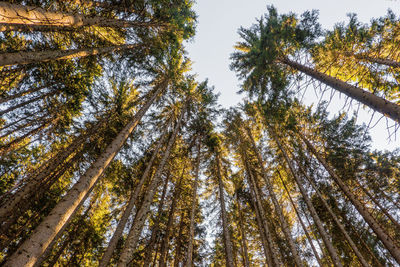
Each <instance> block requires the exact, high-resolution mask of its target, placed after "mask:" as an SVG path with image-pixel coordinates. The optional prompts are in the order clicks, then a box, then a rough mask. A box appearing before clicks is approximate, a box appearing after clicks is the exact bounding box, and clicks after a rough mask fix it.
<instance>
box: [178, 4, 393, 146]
mask: <svg viewBox="0 0 400 267" xmlns="http://www.w3.org/2000/svg"><path fill="white" fill-rule="evenodd" d="M267 5H274V6H275V7H276V8H277V9H278V12H279V13H288V12H294V13H297V14H301V13H302V12H304V11H306V10H311V9H317V10H319V14H320V19H319V22H320V23H321V24H322V27H323V28H324V29H332V27H333V26H334V24H335V23H338V22H341V21H346V19H347V16H346V15H347V14H348V13H356V14H357V15H358V18H359V20H360V21H362V22H368V21H370V19H371V18H374V17H380V16H383V15H385V14H386V13H387V10H388V9H389V8H390V9H392V10H393V11H394V12H395V13H396V14H398V15H399V16H400V0H364V1H362V0H346V1H345V0H336V1H321V0H320V1H317V0H301V1H299V0H298V1H294V0H273V1H271V0H270V1H262V0H247V1H246V0H197V3H196V5H195V7H194V9H195V11H196V13H197V15H198V26H197V33H196V36H195V37H194V39H193V40H192V41H190V42H189V43H188V44H186V48H187V51H188V55H189V57H190V59H191V60H192V61H193V72H195V73H197V75H198V80H199V81H203V80H205V79H206V78H208V80H209V85H213V86H215V91H216V92H218V93H220V97H219V102H220V104H221V105H222V106H223V107H225V108H227V107H230V106H234V105H236V104H237V103H239V102H240V100H241V99H242V98H243V96H241V95H238V94H237V92H238V91H239V85H240V81H239V80H238V79H237V77H236V75H235V73H234V72H232V71H230V70H229V64H230V59H229V56H230V54H231V53H232V52H233V51H234V48H233V46H234V45H235V43H236V42H238V41H239V40H240V39H239V35H238V34H237V30H238V29H239V27H241V26H243V27H245V28H248V27H250V26H251V25H252V24H253V23H255V22H256V19H257V18H260V17H261V16H262V15H263V14H264V13H265V12H266V7H267ZM317 100H318V98H317V97H316V96H315V93H314V90H313V89H311V90H307V94H306V95H305V98H304V103H305V104H311V103H313V102H315V101H317ZM344 104H345V100H344V97H343V96H342V97H341V98H339V96H338V94H336V97H334V98H333V101H332V103H331V104H330V105H329V110H330V111H331V112H332V114H334V113H336V112H337V111H338V110H340V109H343V106H344ZM346 110H347V108H346ZM350 112H352V111H350ZM371 114H372V112H369V113H368V112H367V111H363V110H362V108H361V111H360V112H359V118H358V122H360V123H362V122H364V123H367V124H368V122H369V119H370V118H371ZM378 119H379V116H378V114H376V115H375V116H374V121H373V123H372V124H371V125H374V124H375V122H377V121H378ZM389 123H390V122H389ZM389 125H390V124H389ZM371 135H372V140H373V147H374V148H377V149H382V150H383V149H388V150H393V149H394V148H397V147H400V136H398V137H397V140H395V139H394V138H391V140H388V137H389V134H388V131H387V127H386V119H381V120H380V121H379V122H378V124H377V125H376V126H375V127H374V128H373V129H372V130H371ZM398 135H399V134H398Z"/></svg>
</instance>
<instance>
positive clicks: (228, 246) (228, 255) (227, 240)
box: [215, 152, 235, 267]
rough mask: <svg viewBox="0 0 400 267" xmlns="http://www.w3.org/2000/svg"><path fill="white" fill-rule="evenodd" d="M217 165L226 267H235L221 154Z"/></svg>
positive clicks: (218, 156) (217, 157)
mask: <svg viewBox="0 0 400 267" xmlns="http://www.w3.org/2000/svg"><path fill="white" fill-rule="evenodd" d="M215 160H216V165H217V179H218V189H219V204H220V208H221V219H222V228H223V229H222V230H223V236H224V246H225V259H226V266H228V267H234V266H235V265H234V263H233V247H232V241H231V236H230V233H229V228H228V217H227V214H226V207H225V197H224V185H223V183H222V172H221V158H220V155H219V152H217V153H216V155H215Z"/></svg>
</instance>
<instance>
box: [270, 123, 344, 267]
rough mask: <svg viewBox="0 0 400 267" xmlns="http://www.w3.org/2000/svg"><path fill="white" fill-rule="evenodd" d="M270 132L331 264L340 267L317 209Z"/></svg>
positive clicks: (277, 141) (284, 151) (273, 134)
mask: <svg viewBox="0 0 400 267" xmlns="http://www.w3.org/2000/svg"><path fill="white" fill-rule="evenodd" d="M270 133H271V136H272V138H273V139H274V140H275V143H276V144H277V146H278V148H279V150H280V151H281V152H282V154H283V157H284V159H285V161H286V163H287V165H288V166H289V169H290V172H291V173H292V176H293V178H294V180H295V181H296V183H297V186H298V188H299V189H300V193H301V195H302V196H303V198H304V201H305V203H306V205H307V208H308V210H309V211H310V213H311V216H312V217H313V219H314V222H315V225H316V226H317V228H318V231H319V233H320V234H321V237H322V240H323V241H324V243H325V246H326V248H327V249H328V252H329V254H330V256H331V258H332V261H333V264H334V265H335V266H336V267H342V266H343V265H342V263H341V261H340V259H339V256H338V254H337V251H336V249H335V248H334V247H333V245H332V242H331V241H330V240H329V236H328V233H327V232H326V231H325V229H324V226H323V224H322V221H321V219H320V218H319V217H318V214H317V211H316V210H315V208H314V206H313V204H312V202H311V200H310V198H309V197H308V195H307V192H306V190H305V189H304V187H303V184H302V182H301V180H300V178H299V177H298V175H297V173H296V170H295V169H294V167H293V165H292V162H291V161H290V159H289V157H288V155H287V153H286V150H285V149H284V148H283V146H282V145H281V142H280V141H279V140H278V138H277V136H276V134H275V132H274V131H273V130H272V129H270Z"/></svg>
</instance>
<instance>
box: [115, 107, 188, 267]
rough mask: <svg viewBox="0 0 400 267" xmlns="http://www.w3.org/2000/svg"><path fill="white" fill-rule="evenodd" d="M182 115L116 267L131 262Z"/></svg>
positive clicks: (182, 113) (123, 266)
mask: <svg viewBox="0 0 400 267" xmlns="http://www.w3.org/2000/svg"><path fill="white" fill-rule="evenodd" d="M184 113H185V111H184V110H182V111H181V115H180V117H179V119H178V122H177V124H176V126H175V128H174V131H173V134H172V136H171V138H170V139H169V141H168V145H167V148H166V150H165V152H164V155H163V157H162V159H161V162H160V165H159V166H158V168H157V170H156V173H155V174H154V177H153V180H152V181H151V183H150V185H149V187H148V189H147V192H146V194H145V197H144V200H143V203H142V205H141V207H140V209H139V210H138V211H137V212H136V215H135V219H134V220H133V223H132V226H131V229H130V231H129V234H128V237H127V238H126V241H125V245H124V248H123V249H122V251H121V254H120V258H119V261H118V264H117V266H118V267H125V266H127V264H128V263H129V262H130V260H131V257H132V254H133V252H134V250H135V249H136V245H137V242H138V241H139V236H140V233H141V231H142V228H143V225H144V223H145V221H146V218H147V215H148V214H149V212H150V205H151V202H152V200H153V197H154V195H155V193H156V189H157V186H158V185H159V183H160V182H161V174H162V172H163V169H164V166H165V164H166V163H167V160H168V159H169V155H170V152H171V149H172V146H173V145H174V143H175V139H176V136H177V134H178V132H179V129H180V126H181V123H182V119H183V115H184Z"/></svg>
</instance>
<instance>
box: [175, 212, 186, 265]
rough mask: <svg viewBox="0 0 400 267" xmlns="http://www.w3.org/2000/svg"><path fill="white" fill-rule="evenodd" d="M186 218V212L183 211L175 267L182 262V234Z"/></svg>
mask: <svg viewBox="0 0 400 267" xmlns="http://www.w3.org/2000/svg"><path fill="white" fill-rule="evenodd" d="M184 217H185V210H184V209H182V212H181V218H180V222H179V231H178V237H177V240H176V250H175V257H174V267H179V266H180V262H181V252H182V234H183V228H184V226H185V224H184V221H183V218H184Z"/></svg>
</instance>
